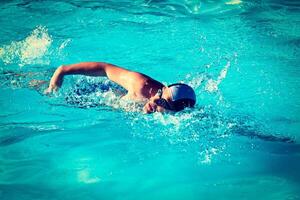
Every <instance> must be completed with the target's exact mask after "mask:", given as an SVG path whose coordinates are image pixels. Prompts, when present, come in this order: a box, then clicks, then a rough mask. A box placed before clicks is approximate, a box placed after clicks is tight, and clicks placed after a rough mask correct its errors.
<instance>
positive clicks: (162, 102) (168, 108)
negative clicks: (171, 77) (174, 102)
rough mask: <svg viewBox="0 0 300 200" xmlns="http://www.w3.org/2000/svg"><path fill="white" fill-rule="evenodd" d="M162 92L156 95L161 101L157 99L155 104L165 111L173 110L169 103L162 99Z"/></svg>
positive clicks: (159, 91)
mask: <svg viewBox="0 0 300 200" xmlns="http://www.w3.org/2000/svg"><path fill="white" fill-rule="evenodd" d="M162 93H163V92H162V90H161V89H159V90H158V91H157V93H156V95H157V96H158V97H159V99H155V100H154V103H156V105H158V106H161V107H163V108H164V109H167V110H172V109H171V106H170V104H169V103H168V101H167V100H166V99H164V98H162ZM156 95H155V96H156Z"/></svg>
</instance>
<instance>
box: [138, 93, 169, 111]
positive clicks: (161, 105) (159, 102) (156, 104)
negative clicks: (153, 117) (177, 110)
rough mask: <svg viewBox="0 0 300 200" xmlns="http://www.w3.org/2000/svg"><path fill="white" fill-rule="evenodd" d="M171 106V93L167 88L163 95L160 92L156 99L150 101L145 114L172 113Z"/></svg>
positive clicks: (152, 98) (145, 107) (146, 105)
mask: <svg viewBox="0 0 300 200" xmlns="http://www.w3.org/2000/svg"><path fill="white" fill-rule="evenodd" d="M171 106H172V101H171V95H170V92H169V90H168V88H167V87H164V88H163V89H162V93H161V94H159V92H158V93H157V94H156V95H155V96H154V97H151V98H150V99H149V101H148V102H147V103H146V104H145V106H144V108H143V110H144V112H145V113H153V112H166V111H170V108H171Z"/></svg>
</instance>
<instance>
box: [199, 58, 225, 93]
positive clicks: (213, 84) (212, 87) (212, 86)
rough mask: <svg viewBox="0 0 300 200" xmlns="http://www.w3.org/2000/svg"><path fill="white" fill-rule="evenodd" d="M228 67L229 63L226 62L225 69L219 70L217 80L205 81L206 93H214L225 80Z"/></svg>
mask: <svg viewBox="0 0 300 200" xmlns="http://www.w3.org/2000/svg"><path fill="white" fill-rule="evenodd" d="M229 67H230V62H229V61H228V62H227V64H226V65H225V67H224V68H223V69H222V70H221V72H220V74H219V76H218V78H217V80H213V79H209V80H208V81H207V83H206V85H205V90H206V91H208V92H216V91H217V90H218V86H219V85H220V83H221V82H222V80H223V79H225V78H226V75H227V71H228V69H229Z"/></svg>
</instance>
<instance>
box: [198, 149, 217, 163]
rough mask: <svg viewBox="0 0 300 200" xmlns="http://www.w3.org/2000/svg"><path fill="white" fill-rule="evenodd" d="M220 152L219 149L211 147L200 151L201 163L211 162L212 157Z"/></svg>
mask: <svg viewBox="0 0 300 200" xmlns="http://www.w3.org/2000/svg"><path fill="white" fill-rule="evenodd" d="M217 153H218V149H216V148H210V149H206V150H205V151H203V152H201V153H200V160H199V161H200V163H201V164H210V163H211V161H212V157H213V156H214V155H216V154H217Z"/></svg>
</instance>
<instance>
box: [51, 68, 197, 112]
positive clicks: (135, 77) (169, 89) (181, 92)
mask: <svg viewBox="0 0 300 200" xmlns="http://www.w3.org/2000/svg"><path fill="white" fill-rule="evenodd" d="M74 74H80V75H87V76H106V77H107V78H109V79H110V80H111V81H113V82H115V83H117V84H119V85H121V86H122V87H124V88H125V89H126V90H127V94H126V95H125V96H123V97H122V98H124V99H129V100H135V101H145V100H147V103H146V104H145V105H144V107H143V110H144V112H145V113H152V112H164V111H181V110H183V109H184V108H186V107H193V106H194V105H195V103H196V95H195V92H194V90H193V89H192V88H191V87H190V86H188V85H186V84H182V83H175V84H172V85H169V86H165V85H163V84H162V83H160V82H158V81H156V80H154V79H152V78H151V77H149V76H147V75H145V74H142V73H138V72H134V71H130V70H127V69H124V68H121V67H118V66H115V65H112V64H108V63H103V62H83V63H78V64H72V65H63V66H60V67H58V68H57V69H56V70H55V72H54V74H53V76H52V78H51V80H50V84H49V87H48V88H47V89H46V90H45V93H48V94H49V93H51V92H53V91H56V90H58V88H59V87H61V86H62V83H63V78H64V76H65V75H74Z"/></svg>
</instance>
